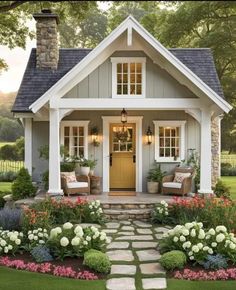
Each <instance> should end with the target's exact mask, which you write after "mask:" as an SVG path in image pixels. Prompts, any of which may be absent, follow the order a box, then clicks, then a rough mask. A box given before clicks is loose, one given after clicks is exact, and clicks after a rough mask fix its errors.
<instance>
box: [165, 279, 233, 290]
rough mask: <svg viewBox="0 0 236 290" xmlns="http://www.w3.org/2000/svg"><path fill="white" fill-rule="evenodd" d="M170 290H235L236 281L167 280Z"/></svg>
mask: <svg viewBox="0 0 236 290" xmlns="http://www.w3.org/2000/svg"><path fill="white" fill-rule="evenodd" d="M167 285H168V288H167V289H168V290H199V289H207V290H235V289H236V281H186V280H176V279H168V280H167Z"/></svg>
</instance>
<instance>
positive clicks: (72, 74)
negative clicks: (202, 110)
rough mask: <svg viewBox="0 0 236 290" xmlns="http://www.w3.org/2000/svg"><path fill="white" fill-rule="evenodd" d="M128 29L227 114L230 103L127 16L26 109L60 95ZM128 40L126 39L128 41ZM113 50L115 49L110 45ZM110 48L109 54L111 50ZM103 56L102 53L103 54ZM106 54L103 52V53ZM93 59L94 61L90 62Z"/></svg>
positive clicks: (34, 109) (84, 75)
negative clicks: (141, 38) (140, 37)
mask: <svg viewBox="0 0 236 290" xmlns="http://www.w3.org/2000/svg"><path fill="white" fill-rule="evenodd" d="M130 28H132V30H133V29H134V30H135V31H136V32H137V33H138V34H140V36H142V37H143V39H144V40H146V41H147V42H148V43H149V44H150V45H151V46H152V47H153V48H154V49H156V50H157V51H158V52H159V53H160V54H161V55H162V56H163V57H164V58H165V59H167V60H168V61H169V62H170V63H171V64H172V65H173V66H174V67H175V68H176V69H177V70H178V71H179V72H180V73H181V74H182V75H184V76H185V77H186V78H187V79H188V80H190V81H191V82H192V83H193V84H194V85H195V86H197V87H198V88H199V89H200V91H201V92H202V93H203V94H204V95H206V96H207V97H208V98H210V99H211V100H212V101H213V102H214V103H215V104H217V105H218V106H219V107H220V108H221V109H222V110H223V111H224V112H226V113H228V112H229V111H230V110H231V109H232V106H231V105H230V104H229V103H227V102H226V101H225V100H224V99H222V98H221V97H220V96H219V95H218V94H216V93H215V92H214V91H213V90H212V89H211V88H210V87H209V86H208V85H207V84H205V83H204V82H203V81H202V80H201V79H200V78H199V77H198V76H197V75H195V74H194V73H193V72H192V71H191V70H190V69H188V68H187V67H186V66H185V65H184V64H183V63H182V62H181V61H180V60H178V59H177V58H176V57H175V56H174V55H173V54H172V53H171V52H169V51H168V50H167V49H166V48H165V47H164V46H163V45H162V44H161V43H160V42H159V41H158V40H156V39H155V38H154V37H153V36H152V35H151V34H150V33H149V32H148V31H147V30H146V29H145V28H144V27H143V26H141V25H140V24H139V23H138V21H136V20H135V19H134V18H133V17H132V16H129V17H127V18H126V19H125V20H124V21H123V22H122V23H121V24H120V25H119V26H118V27H117V28H116V29H115V30H114V31H113V32H112V33H111V34H110V35H108V36H107V37H106V38H105V39H104V40H103V41H102V42H101V43H100V44H99V45H98V46H97V47H96V48H95V49H94V50H92V51H91V52H90V53H89V54H88V55H87V56H86V57H85V58H84V59H82V60H81V61H80V62H79V63H78V64H77V65H76V66H75V67H74V68H72V69H71V70H70V71H69V72H68V73H67V74H66V75H65V76H63V77H62V78H61V79H60V80H59V81H58V82H57V83H56V84H54V85H53V86H52V87H51V88H50V89H49V90H48V91H47V92H46V93H45V94H44V95H42V96H41V97H40V98H39V99H38V100H37V101H35V102H34V103H33V104H32V105H31V106H30V107H29V108H30V109H31V110H32V111H33V112H34V113H35V112H37V111H38V110H39V109H40V108H41V107H42V106H43V105H44V104H45V103H46V102H48V101H49V100H50V99H51V98H57V99H58V98H60V97H62V96H63V95H64V94H65V93H66V92H68V91H69V90H70V89H71V88H72V87H73V86H74V85H76V83H78V82H80V81H81V80H83V79H84V78H85V77H86V76H87V75H88V74H89V73H90V70H91V69H92V67H93V69H94V68H95V67H96V65H97V66H98V65H99V60H102V59H103V58H104V51H105V49H106V48H107V47H108V46H109V45H111V44H112V42H113V41H114V40H116V39H117V38H118V37H119V36H120V35H121V34H122V33H123V32H124V31H125V30H127V33H128V34H129V31H130ZM129 42H130V40H129ZM114 49H115V48H114ZM112 52H113V51H112V49H111V50H110V53H112ZM105 55H106V54H105ZM106 56H107V55H106ZM92 61H95V64H93V63H92ZM83 70H84V71H85V72H84V73H83Z"/></svg>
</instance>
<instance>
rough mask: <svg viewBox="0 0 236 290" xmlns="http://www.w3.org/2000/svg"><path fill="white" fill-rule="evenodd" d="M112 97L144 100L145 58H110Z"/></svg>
mask: <svg viewBox="0 0 236 290" xmlns="http://www.w3.org/2000/svg"><path fill="white" fill-rule="evenodd" d="M111 62H112V97H113V98H129V97H132V98H133V97H134V98H144V97H145V82H146V81H145V80H146V58H145V57H127V58H126V57H112V58H111Z"/></svg>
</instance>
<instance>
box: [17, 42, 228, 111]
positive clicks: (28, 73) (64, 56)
mask: <svg viewBox="0 0 236 290" xmlns="http://www.w3.org/2000/svg"><path fill="white" fill-rule="evenodd" d="M90 51H91V49H80V48H78V49H60V52H59V64H58V69H57V70H56V71H52V70H49V69H43V70H40V69H36V49H35V48H34V49H32V51H31V54H30V57H29V61H28V64H27V67H26V70H25V73H24V76H23V80H22V83H21V85H20V89H19V91H18V94H17V97H16V100H15V104H14V106H13V108H12V111H13V112H30V110H29V106H30V105H31V104H32V103H34V102H35V101H36V100H37V99H38V98H40V97H41V96H42V95H43V94H44V93H45V92H46V91H47V90H48V89H49V88H50V87H52V86H53V85H54V84H55V83H56V82H57V81H58V80H60V79H61V78H62V77H63V76H64V75H65V74H66V73H67V72H68V71H69V70H70V69H72V68H73V67H74V66H75V65H76V64H77V63H79V62H80V61H81V60H82V59H83V58H84V57H85V56H86V55H87V54H88V53H89V52H90ZM170 52H171V53H173V54H174V55H175V56H176V57H177V58H178V59H179V60H180V61H181V62H183V63H184V64H185V65H186V66H187V67H188V68H189V69H191V70H192V71H193V72H194V73H195V74H196V75H197V76H198V77H199V78H200V79H202V80H203V81H204V82H205V83H206V84H207V85H208V86H209V87H210V88H212V89H213V90H214V91H215V92H216V93H217V94H218V95H219V96H221V97H222V98H223V97H224V96H223V92H222V88H221V85H220V82H219V79H218V75H217V72H216V69H215V65H214V60H213V56H212V53H211V51H210V49H205V48H203V49H202V48H199V49H196V48H194V49H187V48H186V49H185V48H180V49H170Z"/></svg>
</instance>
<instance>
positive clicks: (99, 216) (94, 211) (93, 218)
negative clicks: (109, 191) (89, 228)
mask: <svg viewBox="0 0 236 290" xmlns="http://www.w3.org/2000/svg"><path fill="white" fill-rule="evenodd" d="M87 209H88V211H87V213H86V212H85V217H84V220H85V221H89V222H97V221H100V222H101V221H102V220H103V218H104V214H103V209H102V207H101V202H100V200H92V201H90V202H89V203H88V206H87Z"/></svg>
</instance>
